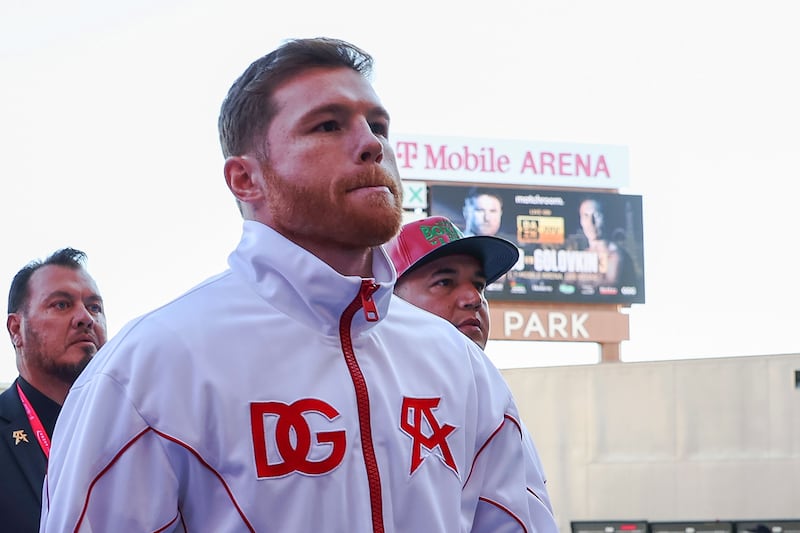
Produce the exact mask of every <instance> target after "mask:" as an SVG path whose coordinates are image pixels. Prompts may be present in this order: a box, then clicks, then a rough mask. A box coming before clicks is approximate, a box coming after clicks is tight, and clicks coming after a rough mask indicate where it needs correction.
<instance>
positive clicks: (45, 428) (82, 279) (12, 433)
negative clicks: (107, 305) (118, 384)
mask: <svg viewBox="0 0 800 533" xmlns="http://www.w3.org/2000/svg"><path fill="white" fill-rule="evenodd" d="M85 261H86V254H85V253H83V252H81V251H80V250H75V249H73V248H64V249H61V250H58V251H56V252H54V253H53V254H52V255H50V256H49V257H48V258H47V259H45V260H44V261H39V260H36V261H32V262H30V263H28V264H27V265H26V266H25V267H23V268H22V269H21V270H20V271H19V272H18V273H17V275H16V276H14V280H13V281H12V282H11V289H10V290H9V294H8V319H7V321H6V327H7V329H8V333H9V335H10V337H11V342H12V344H13V345H14V351H15V353H16V362H17V369H18V371H19V377H18V378H17V379H16V380H15V381H14V383H12V384H11V386H10V387H9V388H8V389H7V390H6V391H5V392H3V393H2V394H0V441H2V442H0V472H2V476H0V523H2V530H3V531H14V532H15V533H26V532H28V531H30V532H37V531H39V517H40V514H41V506H42V496H41V495H42V484H43V482H44V476H45V472H46V469H47V458H48V455H49V451H50V437H51V436H52V434H53V428H54V426H55V424H56V418H57V417H58V413H59V412H60V411H61V405H62V404H63V403H64V399H65V398H66V397H67V392H69V388H70V386H71V385H72V383H73V382H74V381H75V379H76V378H77V377H78V374H80V373H81V371H82V370H83V369H84V367H85V366H86V365H87V364H88V363H89V361H90V360H91V358H92V357H93V356H94V354H95V353H97V350H99V349H100V347H101V346H102V345H103V344H105V342H106V336H107V332H106V317H105V310H104V308H103V299H102V298H101V297H100V293H99V291H98V290H97V285H96V284H95V282H94V279H92V277H91V276H90V275H89V274H88V272H87V271H86V270H85V269H84V263H85ZM98 438H102V437H101V436H100V435H98Z"/></svg>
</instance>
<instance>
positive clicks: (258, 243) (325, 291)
mask: <svg viewBox="0 0 800 533" xmlns="http://www.w3.org/2000/svg"><path fill="white" fill-rule="evenodd" d="M372 254H373V255H372V270H373V273H374V275H375V278H374V280H375V283H377V284H378V285H379V286H380V288H379V289H378V290H377V291H376V292H375V293H374V294H373V296H372V299H373V301H374V302H375V306H376V308H377V310H378V316H379V321H378V322H368V321H367V320H366V318H365V315H364V312H363V310H361V311H359V312H357V313H356V314H355V317H354V318H353V324H352V326H351V329H352V331H353V332H354V333H358V332H361V331H365V330H368V329H369V328H371V327H373V326H374V325H375V324H378V323H379V322H380V320H383V319H384V318H385V317H386V313H387V311H388V309H389V301H390V299H391V296H392V290H393V288H394V283H395V281H396V274H395V271H394V268H393V267H392V265H391V262H390V261H389V258H388V256H387V255H386V253H385V252H384V251H383V248H382V247H375V248H374V249H373V252H372ZM228 264H229V265H230V267H231V270H232V271H233V272H234V273H235V274H236V275H238V276H240V277H241V278H243V279H244V281H245V282H246V283H247V284H248V285H249V286H250V287H252V288H253V290H254V291H255V292H256V293H257V294H258V295H259V296H261V298H263V299H264V300H266V301H267V302H268V303H269V304H270V305H272V306H273V307H275V308H276V309H278V310H279V311H281V312H283V313H285V314H287V315H289V316H291V317H292V318H294V319H296V320H298V321H300V322H302V323H304V324H306V325H308V326H309V327H312V328H314V329H316V330H318V331H321V332H323V333H324V334H326V335H338V334H339V319H340V317H341V316H342V313H343V312H344V310H345V309H346V308H347V306H348V305H350V302H352V301H353V299H354V298H355V297H356V296H357V295H358V294H359V290H360V288H361V280H362V278H361V277H359V276H343V275H341V274H339V273H338V272H336V271H335V270H334V269H333V268H331V267H330V266H329V265H328V264H327V263H325V262H323V261H322V260H320V259H319V258H318V257H316V256H315V255H313V254H311V253H310V252H308V251H307V250H305V249H303V248H301V247H300V246H298V245H296V244H295V243H293V242H292V241H290V240H288V239H287V238H285V237H284V236H283V235H281V234H279V233H278V232H276V231H275V230H273V229H272V228H270V227H268V226H266V225H264V224H261V223H260V222H255V221H252V220H246V221H245V222H244V226H243V231H242V238H241V240H240V242H239V245H238V246H237V247H236V250H234V251H233V253H231V255H230V256H229V257H228Z"/></svg>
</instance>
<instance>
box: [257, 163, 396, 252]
mask: <svg viewBox="0 0 800 533" xmlns="http://www.w3.org/2000/svg"><path fill="white" fill-rule="evenodd" d="M262 172H263V175H264V180H265V182H266V186H267V194H268V195H269V200H268V208H269V211H270V216H271V219H272V221H273V222H274V223H275V224H276V226H278V227H276V228H275V229H277V230H278V231H280V232H281V233H284V234H285V235H287V236H288V237H290V238H300V239H303V240H309V241H316V242H324V243H327V244H336V245H338V246H341V247H343V248H347V249H360V248H367V247H372V246H378V245H381V244H384V243H385V242H388V241H389V239H391V238H392V237H394V236H395V235H396V234H397V232H398V231H400V225H401V223H402V219H403V205H402V196H401V194H402V193H401V191H400V184H399V183H400V181H399V178H396V177H394V176H392V174H391V173H390V172H389V171H388V170H386V169H384V168H383V167H379V166H371V167H370V168H369V170H366V171H364V172H361V173H359V174H357V175H355V176H352V177H350V178H349V179H346V180H339V182H337V183H336V184H335V185H334V187H333V188H331V187H309V186H304V185H298V184H296V183H294V182H293V181H292V180H291V179H285V178H283V177H281V176H279V175H278V174H277V173H275V172H274V171H273V170H272V169H271V168H270V167H269V165H268V164H263V165H262ZM375 185H379V186H381V185H382V186H385V187H387V188H388V189H389V191H390V192H391V195H387V194H381V193H378V192H376V193H375V194H373V195H371V196H370V197H369V198H367V199H365V201H364V202H363V203H362V205H359V206H357V208H355V209H353V208H352V206H348V205H346V204H344V203H341V205H337V203H336V202H337V199H338V200H340V201H342V199H344V198H346V195H347V191H348V190H352V189H354V188H357V187H360V186H375Z"/></svg>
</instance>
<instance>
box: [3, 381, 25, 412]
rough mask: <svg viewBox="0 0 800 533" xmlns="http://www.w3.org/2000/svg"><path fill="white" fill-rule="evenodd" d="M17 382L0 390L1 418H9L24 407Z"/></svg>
mask: <svg viewBox="0 0 800 533" xmlns="http://www.w3.org/2000/svg"><path fill="white" fill-rule="evenodd" d="M15 383H16V382H12V383H11V384H10V385H9V386H8V387H7V388H6V390H4V391H3V392H0V419H6V420H7V419H8V417H9V416H12V415H14V414H16V413H18V412H19V411H20V410H21V409H22V404H21V403H20V401H19V394H18V393H17V389H16V386H15Z"/></svg>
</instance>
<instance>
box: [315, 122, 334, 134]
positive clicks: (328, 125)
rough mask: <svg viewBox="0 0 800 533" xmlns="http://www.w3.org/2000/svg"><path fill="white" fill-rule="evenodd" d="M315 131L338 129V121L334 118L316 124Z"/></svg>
mask: <svg viewBox="0 0 800 533" xmlns="http://www.w3.org/2000/svg"><path fill="white" fill-rule="evenodd" d="M315 129H316V131H324V132H331V131H337V130H339V123H338V122H336V121H335V120H326V121H325V122H323V123H322V124H320V125H319V126H317V127H316V128H315Z"/></svg>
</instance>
